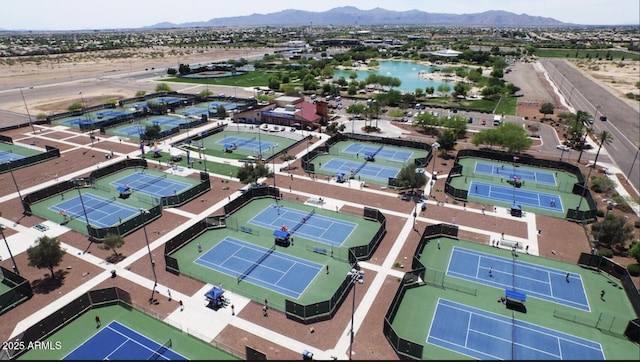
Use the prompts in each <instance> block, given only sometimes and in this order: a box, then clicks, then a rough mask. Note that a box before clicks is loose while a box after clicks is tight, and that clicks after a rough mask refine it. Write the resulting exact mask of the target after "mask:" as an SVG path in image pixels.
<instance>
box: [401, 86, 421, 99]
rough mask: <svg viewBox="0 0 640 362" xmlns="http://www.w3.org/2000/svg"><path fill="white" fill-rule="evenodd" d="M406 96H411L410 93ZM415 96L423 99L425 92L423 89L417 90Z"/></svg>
mask: <svg viewBox="0 0 640 362" xmlns="http://www.w3.org/2000/svg"><path fill="white" fill-rule="evenodd" d="M405 94H410V93H405ZM414 94H415V97H414V98H422V96H424V91H423V90H422V88H416V90H415V92H414Z"/></svg>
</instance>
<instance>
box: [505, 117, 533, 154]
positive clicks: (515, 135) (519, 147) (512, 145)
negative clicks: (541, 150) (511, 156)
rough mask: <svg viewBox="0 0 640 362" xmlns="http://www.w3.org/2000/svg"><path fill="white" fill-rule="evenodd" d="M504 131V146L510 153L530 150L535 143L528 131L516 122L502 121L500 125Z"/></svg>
mask: <svg viewBox="0 0 640 362" xmlns="http://www.w3.org/2000/svg"><path fill="white" fill-rule="evenodd" d="M498 130H499V131H500V133H502V147H504V148H506V149H507V152H510V153H521V152H523V151H526V150H528V149H529V148H530V147H531V145H532V144H533V140H532V139H531V138H529V135H527V132H526V131H525V130H524V128H522V127H521V126H520V125H518V124H516V123H502V124H500V126H499V127H498Z"/></svg>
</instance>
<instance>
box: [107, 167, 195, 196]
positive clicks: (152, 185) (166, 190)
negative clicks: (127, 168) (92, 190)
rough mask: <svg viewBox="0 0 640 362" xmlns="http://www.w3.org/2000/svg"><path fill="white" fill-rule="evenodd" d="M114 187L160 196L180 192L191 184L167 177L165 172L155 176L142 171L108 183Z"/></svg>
mask: <svg viewBox="0 0 640 362" xmlns="http://www.w3.org/2000/svg"><path fill="white" fill-rule="evenodd" d="M109 184H110V185H113V186H114V187H121V186H123V187H125V188H126V187H127V186H128V187H129V188H131V190H133V191H134V192H142V193H143V194H147V195H151V196H156V197H162V196H171V195H175V194H179V193H182V192H183V191H185V190H187V189H189V188H191V187H192V185H190V184H188V183H185V182H180V181H176V180H172V179H169V178H167V174H163V175H162V176H156V175H151V174H146V173H143V172H136V173H134V174H131V175H128V176H125V177H123V178H120V179H118V180H115V181H112V182H110V183H109Z"/></svg>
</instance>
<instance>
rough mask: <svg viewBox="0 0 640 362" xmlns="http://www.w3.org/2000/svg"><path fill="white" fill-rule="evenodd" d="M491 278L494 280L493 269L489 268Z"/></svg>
mask: <svg viewBox="0 0 640 362" xmlns="http://www.w3.org/2000/svg"><path fill="white" fill-rule="evenodd" d="M489 278H493V267H492V266H490V267H489Z"/></svg>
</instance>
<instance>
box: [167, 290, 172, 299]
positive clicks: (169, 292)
mask: <svg viewBox="0 0 640 362" xmlns="http://www.w3.org/2000/svg"><path fill="white" fill-rule="evenodd" d="M167 295H168V296H169V301H171V289H167Z"/></svg>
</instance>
